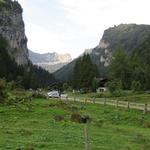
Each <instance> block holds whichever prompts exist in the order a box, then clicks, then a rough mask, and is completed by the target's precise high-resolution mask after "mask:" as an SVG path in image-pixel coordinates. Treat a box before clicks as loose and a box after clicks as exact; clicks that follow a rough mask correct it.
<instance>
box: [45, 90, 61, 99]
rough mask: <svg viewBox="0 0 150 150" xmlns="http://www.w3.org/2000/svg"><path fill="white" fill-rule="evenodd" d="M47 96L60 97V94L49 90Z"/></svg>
mask: <svg viewBox="0 0 150 150" xmlns="http://www.w3.org/2000/svg"><path fill="white" fill-rule="evenodd" d="M47 94H48V96H49V97H51V98H60V94H59V92H58V91H50V92H48V93H47Z"/></svg>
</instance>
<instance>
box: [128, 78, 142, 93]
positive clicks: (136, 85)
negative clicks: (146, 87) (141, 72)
mask: <svg viewBox="0 0 150 150" xmlns="http://www.w3.org/2000/svg"><path fill="white" fill-rule="evenodd" d="M131 89H132V91H133V92H137V91H141V90H142V85H141V83H140V82H139V81H132V85H131Z"/></svg>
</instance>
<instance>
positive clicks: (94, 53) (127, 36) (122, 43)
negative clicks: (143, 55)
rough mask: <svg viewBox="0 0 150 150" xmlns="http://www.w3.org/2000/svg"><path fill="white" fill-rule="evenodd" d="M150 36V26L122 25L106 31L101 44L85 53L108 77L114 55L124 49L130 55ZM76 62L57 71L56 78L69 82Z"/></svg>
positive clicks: (102, 73) (101, 72) (100, 71)
mask: <svg viewBox="0 0 150 150" xmlns="http://www.w3.org/2000/svg"><path fill="white" fill-rule="evenodd" d="M149 36H150V25H136V24H120V25H118V26H114V27H111V28H108V29H107V30H105V31H104V34H103V36H102V39H101V40H100V42H99V44H98V45H97V46H96V47H95V48H93V49H89V50H86V51H85V53H88V54H90V57H91V59H92V61H93V63H94V64H96V65H97V66H98V69H99V73H100V75H101V76H106V75H107V70H108V66H109V63H110V60H111V59H112V54H113V53H114V52H115V51H116V50H117V49H123V50H124V51H125V52H126V53H127V54H129V55H130V54H132V52H133V51H134V50H135V49H136V48H137V47H138V46H139V45H140V44H141V43H142V42H143V41H144V40H145V39H146V38H148V37H149ZM75 61H76V60H74V61H73V62H71V63H69V64H68V65H66V66H65V67H63V68H61V69H60V70H58V71H56V72H55V73H54V75H55V77H56V78H57V79H59V80H69V79H70V78H71V76H72V72H73V67H74V64H75ZM64 75H65V76H64Z"/></svg>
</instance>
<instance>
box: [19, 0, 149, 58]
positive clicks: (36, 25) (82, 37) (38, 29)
mask: <svg viewBox="0 0 150 150" xmlns="http://www.w3.org/2000/svg"><path fill="white" fill-rule="evenodd" d="M19 2H21V4H22V6H23V8H24V19H25V24H26V33H27V36H28V39H29V42H28V45H29V48H30V49H32V50H34V51H37V52H41V53H43V52H48V51H49V52H52V51H57V52H60V53H62V52H69V53H71V54H72V55H73V57H77V56H78V55H79V54H81V53H82V52H83V51H84V49H86V48H92V47H94V46H96V45H97V44H98V43H99V40H100V38H101V36H102V34H103V31H104V30H105V29H107V28H109V27H111V26H114V25H118V24H120V23H137V24H150V20H149V19H148V18H149V14H150V9H149V5H150V2H149V0H50V1H49V0H32V1H31V0H19Z"/></svg>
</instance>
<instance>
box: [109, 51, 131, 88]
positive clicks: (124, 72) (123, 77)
mask: <svg viewBox="0 0 150 150" xmlns="http://www.w3.org/2000/svg"><path fill="white" fill-rule="evenodd" d="M109 74H110V77H111V78H112V79H117V80H118V81H121V84H122V87H123V89H130V86H131V76H132V67H131V62H130V58H129V56H128V55H127V54H125V52H124V51H123V50H121V49H119V50H117V51H116V52H115V53H114V54H113V57H112V60H111V63H110V70H109Z"/></svg>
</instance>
